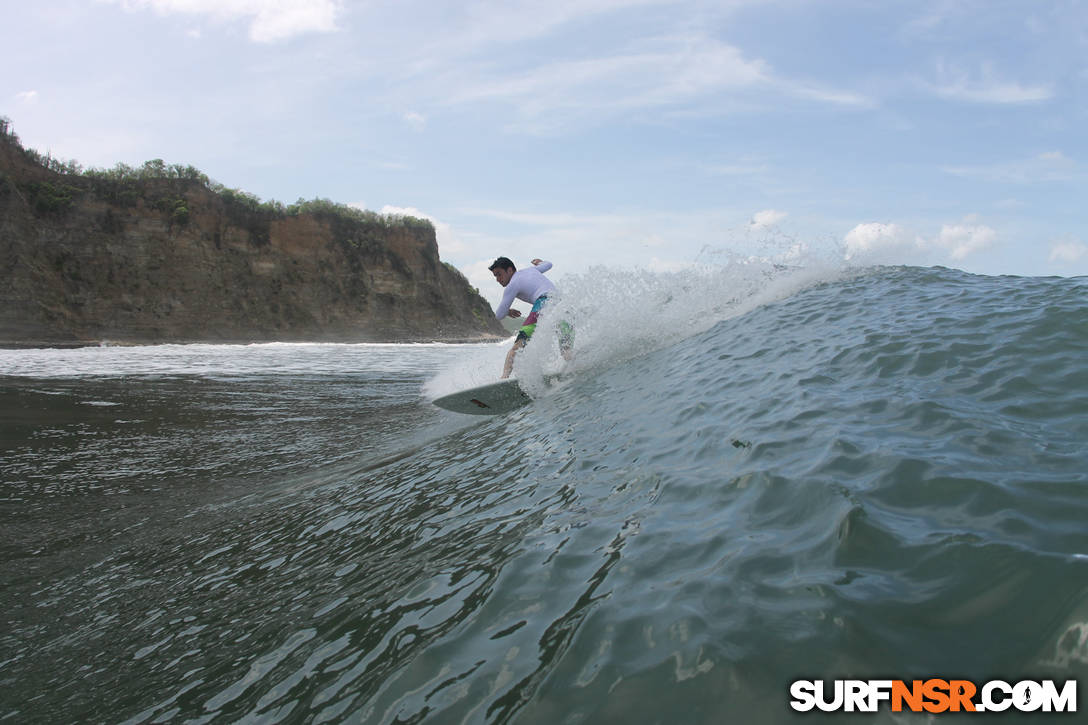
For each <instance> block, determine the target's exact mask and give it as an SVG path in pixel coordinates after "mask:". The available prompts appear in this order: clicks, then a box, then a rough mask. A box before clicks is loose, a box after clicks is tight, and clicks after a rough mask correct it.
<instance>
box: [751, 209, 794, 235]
mask: <svg viewBox="0 0 1088 725" xmlns="http://www.w3.org/2000/svg"><path fill="white" fill-rule="evenodd" d="M785 218H786V212H784V211H776V210H775V209H764V210H763V211H760V212H756V214H755V215H754V216H753V217H752V220H751V221H750V222H748V228H749V229H750V230H752V231H757V230H760V229H766V228H768V227H773V226H774V225H775V224H777V223H778V222H780V221H782V220H783V219H785Z"/></svg>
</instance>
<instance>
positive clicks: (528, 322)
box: [516, 295, 574, 351]
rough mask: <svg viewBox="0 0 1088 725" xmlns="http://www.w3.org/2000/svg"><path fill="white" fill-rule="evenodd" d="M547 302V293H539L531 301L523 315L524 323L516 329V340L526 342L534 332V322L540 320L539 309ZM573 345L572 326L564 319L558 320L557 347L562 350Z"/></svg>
mask: <svg viewBox="0 0 1088 725" xmlns="http://www.w3.org/2000/svg"><path fill="white" fill-rule="evenodd" d="M547 303H548V295H540V296H539V297H537V298H536V302H534V303H533V309H532V310H530V311H529V314H528V315H526V317H525V323H524V324H523V325H522V326H521V329H520V330H518V337H517V340H516V342H528V341H529V338H531V337H532V336H533V333H534V332H536V323H537V322H539V321H540V313H541V310H543V309H544V305H546V304H547ZM573 346H574V326H573V325H571V324H570V323H569V322H567V321H566V320H560V321H559V348H560V349H561V350H563V351H567V350H570V349H571V348H572V347H573Z"/></svg>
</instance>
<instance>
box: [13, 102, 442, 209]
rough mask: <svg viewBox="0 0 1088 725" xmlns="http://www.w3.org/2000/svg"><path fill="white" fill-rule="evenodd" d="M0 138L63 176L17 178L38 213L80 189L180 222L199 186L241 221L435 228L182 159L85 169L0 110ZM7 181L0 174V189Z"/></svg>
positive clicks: (63, 204) (67, 204)
mask: <svg viewBox="0 0 1088 725" xmlns="http://www.w3.org/2000/svg"><path fill="white" fill-rule="evenodd" d="M0 143H7V144H10V145H12V146H14V147H16V148H17V149H18V150H19V151H20V152H21V153H22V154H23V155H24V156H25V157H26V158H27V159H28V160H29V161H31V162H33V163H34V164H36V165H38V166H40V167H41V168H43V169H45V170H47V171H51V172H53V173H54V174H57V175H59V176H61V177H62V178H63V181H62V182H57V181H46V180H42V181H29V182H22V183H20V184H18V188H19V190H20V191H21V192H22V193H23V195H24V196H25V197H26V198H27V200H28V201H29V202H30V204H31V206H32V207H33V209H34V212H35V213H36V214H37V215H39V216H45V215H50V214H63V213H64V212H65V211H67V210H68V209H70V208H71V207H72V205H73V203H74V202H75V201H76V200H77V199H78V198H79V197H80V196H81V195H89V196H92V197H94V198H97V199H100V200H102V201H105V202H108V203H111V204H116V205H119V206H127V207H131V206H135V205H136V204H138V203H140V202H143V203H144V204H146V205H147V206H149V207H152V208H155V209H158V210H159V211H161V212H163V213H164V214H166V215H167V216H168V217H169V218H170V220H171V223H172V224H177V225H179V226H184V225H185V224H187V223H188V221H189V209H188V207H187V205H186V201H185V199H184V198H183V195H184V192H185V191H187V190H189V189H192V188H195V187H198V188H203V189H206V190H208V191H210V192H212V193H214V194H215V195H216V196H218V197H219V198H220V199H221V200H222V202H223V204H224V206H225V207H226V209H227V212H228V214H229V215H230V217H231V218H232V220H234V221H236V222H237V223H238V224H239V226H243V227H253V226H254V225H255V224H256V225H262V224H263V225H265V226H266V225H267V224H268V223H269V222H270V221H272V220H275V219H283V218H286V217H291V216H298V215H300V214H312V215H314V216H317V217H321V218H325V219H328V220H330V221H333V222H335V221H337V220H340V221H345V222H354V223H356V224H363V225H367V226H374V227H381V228H386V229H390V228H398V227H400V228H413V227H415V228H423V229H433V228H434V227H433V225H432V224H431V222H430V221H429V220H427V219H419V218H417V217H413V216H402V215H395V214H379V213H377V212H373V211H369V210H363V209H357V208H355V207H352V206H348V205H346V204H340V203H337V202H334V201H331V200H329V199H310V200H306V199H301V198H300V199H299V200H298V201H296V202H295V203H293V204H283V203H282V202H279V201H274V200H273V201H261V199H260V198H259V197H257V196H256V195H254V194H251V193H249V192H247V191H242V190H241V189H232V188H229V187H226V186H224V185H223V184H220V183H218V182H216V181H213V180H211V179H210V178H208V176H207V175H206V174H204V173H203V172H202V171H200V170H199V169H197V168H195V167H193V166H182V165H181V164H167V163H165V162H164V161H163V160H162V159H152V160H151V161H147V162H145V163H144V164H143V166H139V167H132V166H129V165H127V164H121V163H119V164H117V165H116V166H114V167H113V168H112V169H97V168H91V169H84V168H83V167H82V166H81V165H80V164H79V163H78V162H76V161H74V160H69V161H62V160H60V159H55V158H53V157H52V155H50V154H42V153H40V152H38V151H35V150H34V149H28V148H24V147H23V145H22V143H21V142H20V140H19V137H18V136H17V135H16V134H15V131H14V129H13V128H12V126H11V121H10V119H8V118H5V117H3V116H0ZM8 183H9V181H8V180H7V179H5V178H3V177H0V193H4V192H5V191H6V187H7V184H8Z"/></svg>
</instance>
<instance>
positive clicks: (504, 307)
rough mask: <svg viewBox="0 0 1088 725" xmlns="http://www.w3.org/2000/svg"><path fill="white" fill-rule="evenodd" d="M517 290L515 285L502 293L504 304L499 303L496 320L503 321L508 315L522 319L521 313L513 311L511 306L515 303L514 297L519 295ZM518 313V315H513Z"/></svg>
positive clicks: (507, 287) (508, 286)
mask: <svg viewBox="0 0 1088 725" xmlns="http://www.w3.org/2000/svg"><path fill="white" fill-rule="evenodd" d="M517 292H518V291H517V289H515V288H514V286H513V285H507V286H506V290H505V291H504V292H503V293H502V302H500V303H499V306H498V308H497V309H496V310H495V319H496V320H501V319H502V318H504V317H506V316H507V315H508V314H509V315H510V316H511V317H520V316H521V313H520V312H518V311H517V310H511V309H510V305H512V304H513V303H514V296H515V295H516V294H517ZM512 312H516V313H517V314H511V313H512Z"/></svg>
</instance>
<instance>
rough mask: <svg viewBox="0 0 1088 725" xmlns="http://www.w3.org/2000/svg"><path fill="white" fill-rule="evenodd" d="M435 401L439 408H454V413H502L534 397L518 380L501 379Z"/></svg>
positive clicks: (530, 400) (514, 408)
mask: <svg viewBox="0 0 1088 725" xmlns="http://www.w3.org/2000/svg"><path fill="white" fill-rule="evenodd" d="M433 402H434V404H435V405H437V406H438V407H439V408H444V409H446V410H452V411H453V412H454V413H465V414H466V415H502V414H503V413H509V412H510V411H511V410H516V409H517V408H520V407H521V406H523V405H526V404H527V403H530V402H532V398H530V397H529V396H528V395H526V394H525V391H524V390H522V389H521V387H520V386H518V382H517V381H516V380H500V381H499V382H497V383H490V384H488V385H481V386H480V387H478V388H469V389H468V390H462V391H460V392H458V393H453V394H452V395H444V396H442V397H441V398H435V399H434V401H433Z"/></svg>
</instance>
